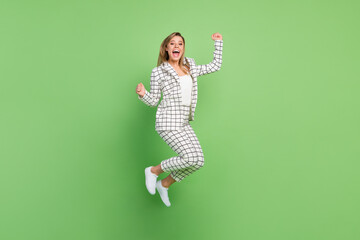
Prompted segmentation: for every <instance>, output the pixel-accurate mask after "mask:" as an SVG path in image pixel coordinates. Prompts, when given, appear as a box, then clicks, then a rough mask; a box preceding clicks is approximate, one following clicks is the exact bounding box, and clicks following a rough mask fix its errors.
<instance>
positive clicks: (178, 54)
mask: <svg viewBox="0 0 360 240" xmlns="http://www.w3.org/2000/svg"><path fill="white" fill-rule="evenodd" d="M172 54H173V56H174V57H176V58H177V57H179V56H180V51H179V50H174V51H172Z"/></svg>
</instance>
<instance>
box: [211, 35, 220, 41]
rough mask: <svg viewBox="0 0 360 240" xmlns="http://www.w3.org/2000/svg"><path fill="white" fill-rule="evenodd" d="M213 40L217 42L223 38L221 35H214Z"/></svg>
mask: <svg viewBox="0 0 360 240" xmlns="http://www.w3.org/2000/svg"><path fill="white" fill-rule="evenodd" d="M211 38H212V39H213V40H214V41H215V40H222V36H221V34H220V33H214V34H213V35H211Z"/></svg>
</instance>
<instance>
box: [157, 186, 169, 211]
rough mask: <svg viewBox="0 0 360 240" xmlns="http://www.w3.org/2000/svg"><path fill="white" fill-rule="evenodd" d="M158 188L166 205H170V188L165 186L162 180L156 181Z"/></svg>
mask: <svg viewBox="0 0 360 240" xmlns="http://www.w3.org/2000/svg"><path fill="white" fill-rule="evenodd" d="M156 189H157V190H158V192H159V194H160V197H161V200H162V201H163V202H164V203H165V205H166V206H167V207H170V205H171V204H170V201H169V196H168V190H169V188H166V187H164V186H163V185H162V184H161V180H159V181H157V182H156Z"/></svg>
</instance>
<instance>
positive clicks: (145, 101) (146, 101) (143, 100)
mask: <svg viewBox="0 0 360 240" xmlns="http://www.w3.org/2000/svg"><path fill="white" fill-rule="evenodd" d="M149 98H150V97H149V92H148V91H147V90H146V89H145V94H144V96H143V97H140V95H138V99H140V100H141V101H142V102H143V103H145V104H147V105H149Z"/></svg>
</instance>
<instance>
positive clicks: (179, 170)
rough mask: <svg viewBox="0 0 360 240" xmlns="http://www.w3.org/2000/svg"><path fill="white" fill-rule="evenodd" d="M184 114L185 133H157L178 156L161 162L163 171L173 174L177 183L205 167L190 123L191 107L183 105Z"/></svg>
mask: <svg viewBox="0 0 360 240" xmlns="http://www.w3.org/2000/svg"><path fill="white" fill-rule="evenodd" d="M182 112H183V114H182V116H183V117H184V120H185V121H184V130H183V131H157V132H158V134H159V135H160V137H161V138H162V139H163V140H164V141H165V142H166V143H167V144H168V145H169V146H170V147H171V148H172V149H173V150H174V151H175V152H176V153H177V154H178V156H175V157H172V158H169V159H166V160H163V161H162V162H161V169H162V170H163V171H164V172H171V173H170V175H171V177H172V178H173V179H175V181H177V182H180V181H181V180H183V179H184V178H185V177H187V176H189V175H190V174H192V173H193V172H195V171H197V170H198V169H199V168H201V167H202V166H204V154H203V151H202V149H201V146H200V143H199V140H198V138H197V137H196V135H195V132H194V130H193V129H192V127H191V125H190V123H189V115H190V107H189V106H184V105H183V106H182Z"/></svg>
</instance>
